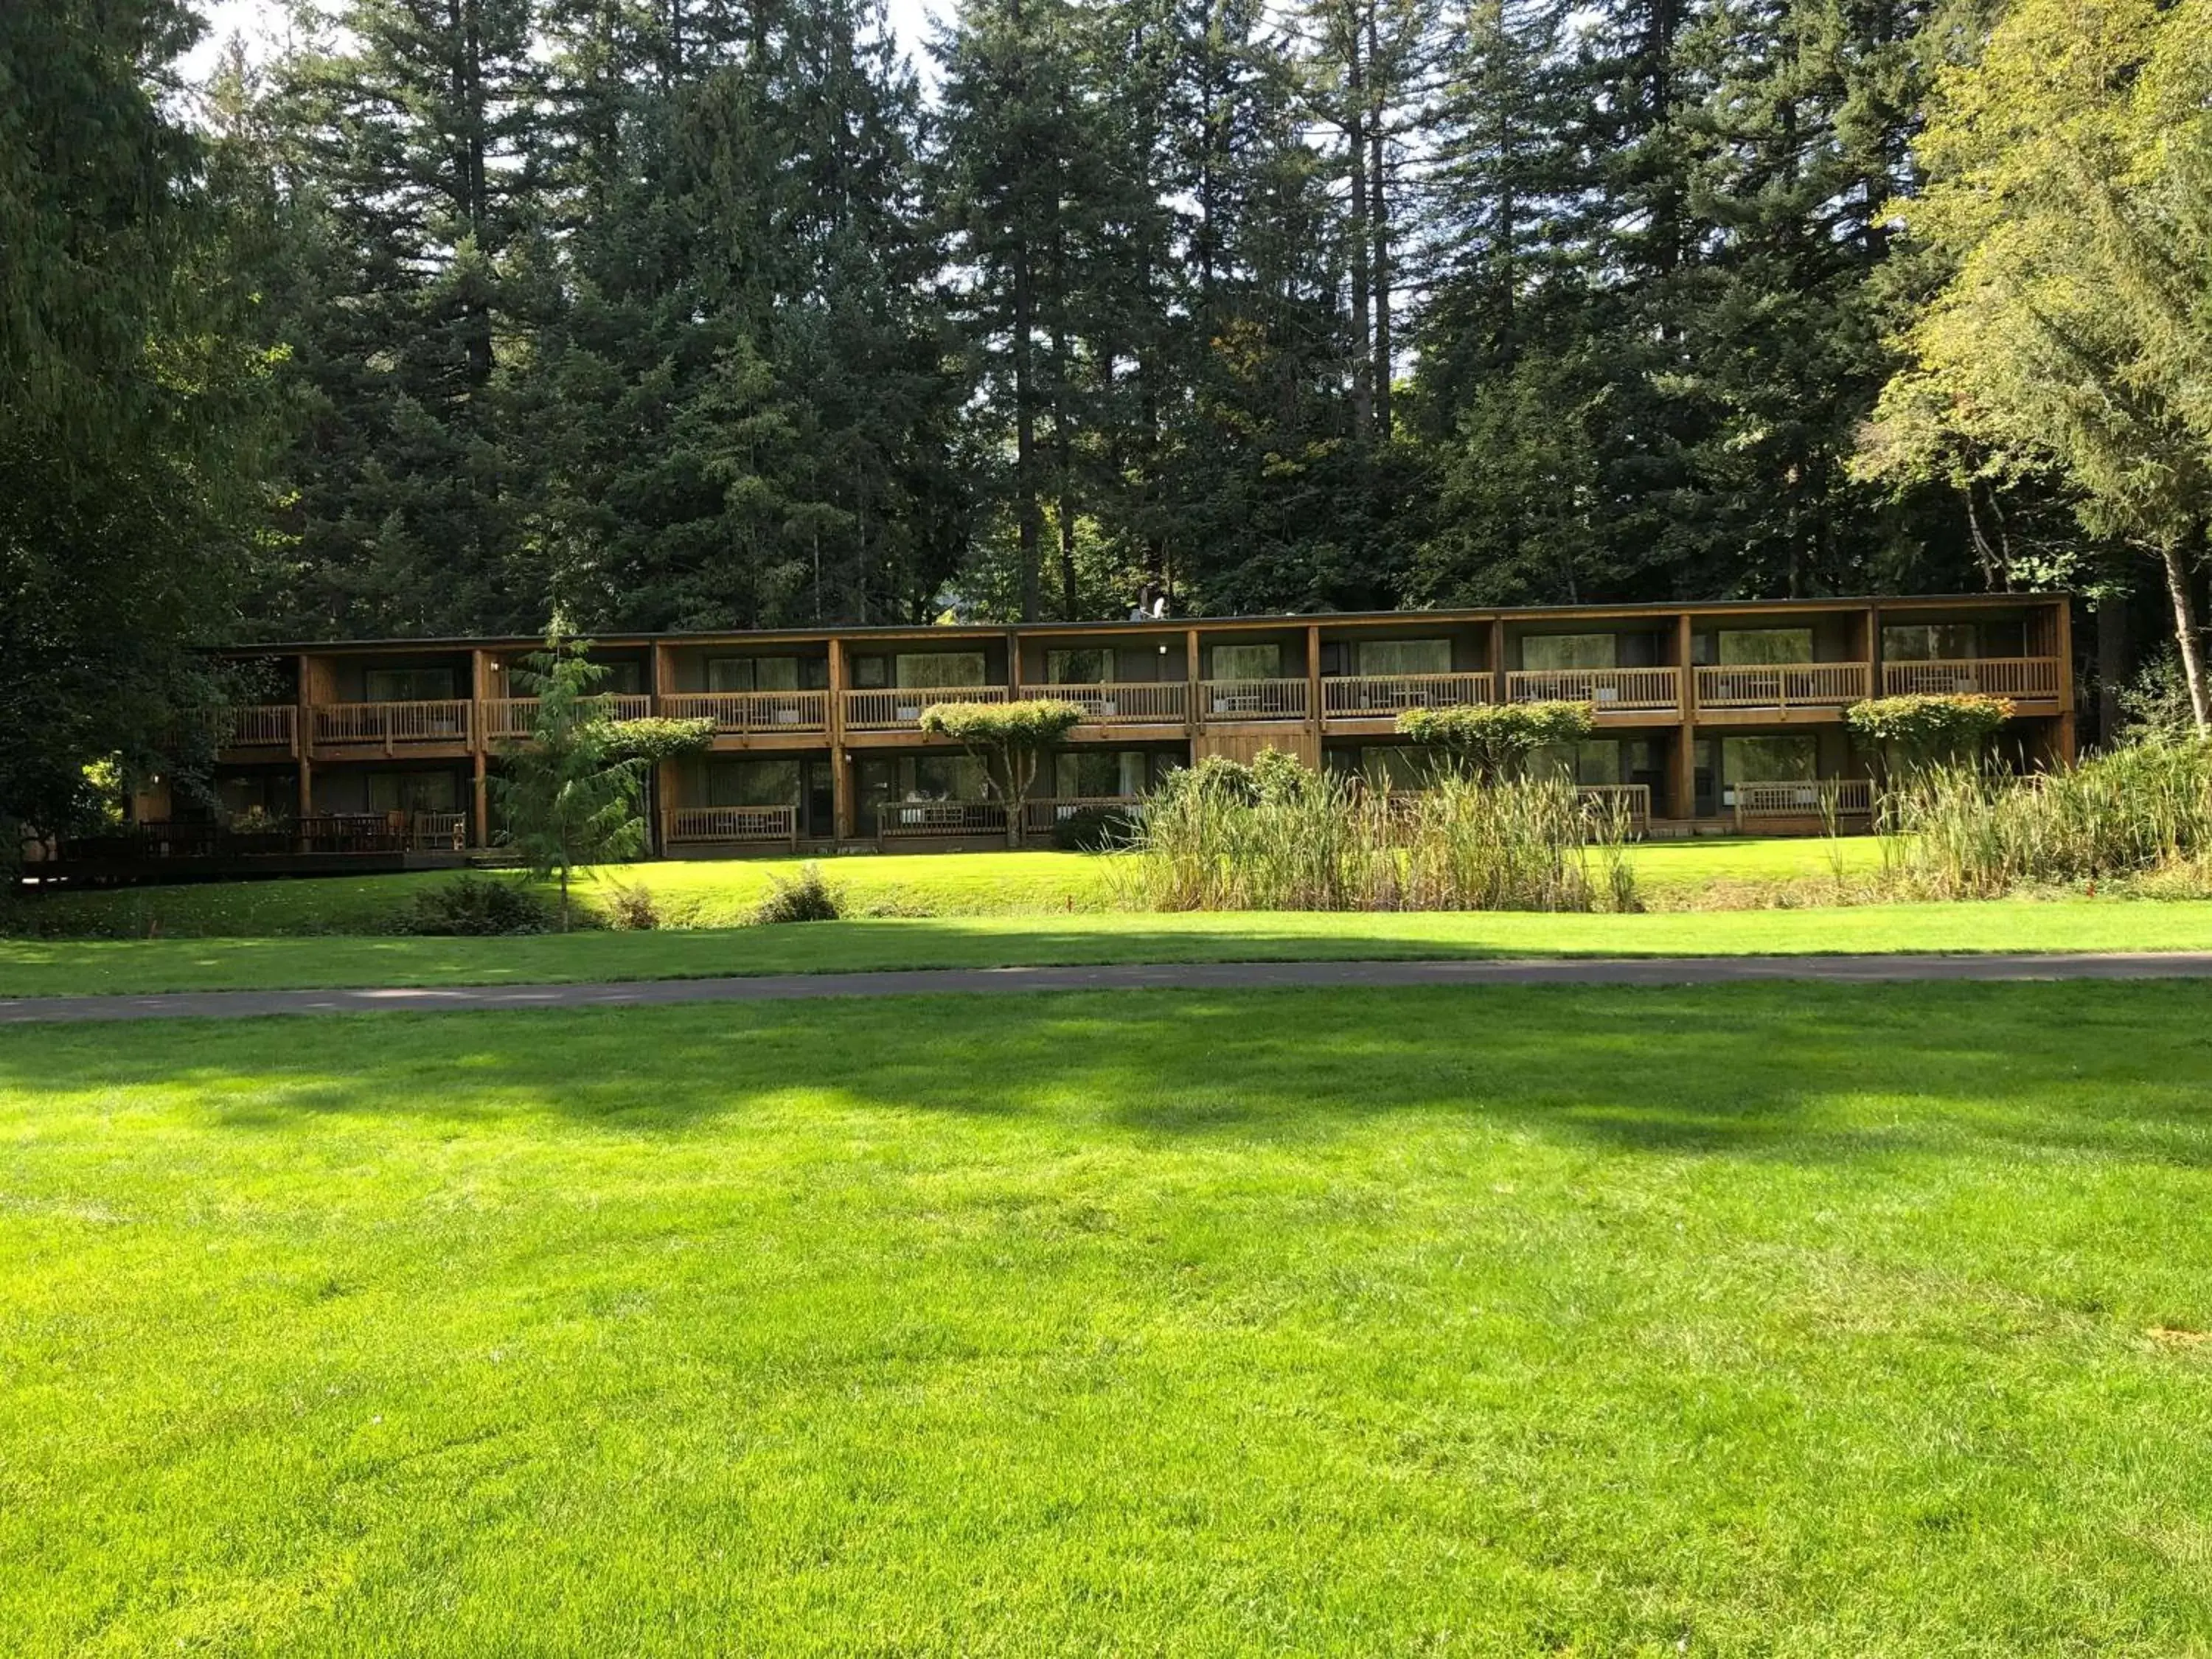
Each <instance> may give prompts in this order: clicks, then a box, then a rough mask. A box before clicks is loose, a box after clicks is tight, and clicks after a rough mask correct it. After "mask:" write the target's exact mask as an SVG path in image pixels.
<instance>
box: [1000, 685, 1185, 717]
mask: <svg viewBox="0 0 2212 1659" xmlns="http://www.w3.org/2000/svg"><path fill="white" fill-rule="evenodd" d="M1022 695H1023V696H1025V697H1052V698H1055V699H1057V700H1058V701H1060V702H1072V703H1078V704H1080V705H1081V706H1082V708H1083V723H1084V724H1085V726H1181V725H1182V724H1183V723H1184V722H1185V721H1186V720H1188V719H1189V718H1190V686H1189V684H1188V683H1187V682H1185V681H1182V680H1136V681H1130V682H1127V683H1119V682H1116V683H1113V684H1103V685H1025V686H1024V687H1023V688H1022Z"/></svg>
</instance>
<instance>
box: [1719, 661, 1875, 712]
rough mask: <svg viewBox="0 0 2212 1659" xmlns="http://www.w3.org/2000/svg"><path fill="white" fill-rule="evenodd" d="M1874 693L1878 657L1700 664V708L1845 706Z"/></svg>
mask: <svg viewBox="0 0 2212 1659" xmlns="http://www.w3.org/2000/svg"><path fill="white" fill-rule="evenodd" d="M1873 695H1874V665H1873V664H1872V663H1865V662H1791V663H1771V664H1752V663H1740V664H1723V665H1720V666H1718V667H1707V668H1700V669H1699V670H1698V707H1699V708H1843V707H1844V706H1845V705H1846V704H1849V703H1854V702H1861V701H1863V699H1865V698H1867V697H1870V696H1873Z"/></svg>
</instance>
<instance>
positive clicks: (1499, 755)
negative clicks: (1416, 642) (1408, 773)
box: [1398, 702, 1596, 782]
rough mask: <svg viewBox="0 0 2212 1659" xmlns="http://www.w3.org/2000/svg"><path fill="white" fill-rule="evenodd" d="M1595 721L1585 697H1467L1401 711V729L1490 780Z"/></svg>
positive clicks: (1577, 736)
mask: <svg viewBox="0 0 2212 1659" xmlns="http://www.w3.org/2000/svg"><path fill="white" fill-rule="evenodd" d="M1595 725H1596V717H1595V714H1593V713H1592V711H1591V708H1590V706H1589V704H1588V703H1586V702H1495V703H1492V702H1478V703H1466V704H1462V705H1461V706H1459V707H1457V708H1408V709H1407V710H1406V711H1405V712H1404V713H1403V714H1400V715H1399V716H1398V730H1399V731H1401V732H1403V733H1405V735H1406V736H1407V737H1409V738H1412V739H1413V741H1414V742H1415V743H1418V744H1423V745H1425V747H1428V748H1431V749H1436V750H1442V751H1443V753H1445V754H1447V755H1449V756H1451V757H1454V758H1455V759H1457V760H1460V761H1463V762H1464V763H1467V765H1468V767H1470V768H1471V769H1473V770H1474V775H1476V776H1477V777H1478V778H1481V779H1483V780H1485V781H1490V782H1495V781H1497V780H1498V779H1500V778H1503V777H1506V776H1509V775H1512V774H1515V773H1517V772H1518V771H1520V770H1521V769H1522V767H1523V766H1525V765H1526V764H1527V763H1528V757H1529V756H1531V755H1533V754H1534V753H1535V752H1536V750H1539V749H1545V748H1548V747H1550V746H1551V745H1552V744H1559V743H1579V742H1580V741H1581V740H1582V739H1583V738H1586V737H1588V736H1589V734H1590V732H1591V730H1592V728H1593V727H1594V726H1595Z"/></svg>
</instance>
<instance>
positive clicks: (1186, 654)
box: [1182, 628, 1206, 766]
mask: <svg viewBox="0 0 2212 1659" xmlns="http://www.w3.org/2000/svg"><path fill="white" fill-rule="evenodd" d="M1182 653H1183V655H1182V672H1183V678H1184V680H1185V682H1186V683H1187V685H1188V690H1185V691H1184V693H1183V695H1184V696H1186V697H1188V698H1189V699H1190V717H1189V718H1190V763H1191V764H1192V765H1193V766H1195V765H1197V764H1198V762H1199V734H1200V732H1203V731H1204V730H1205V729H1206V705H1205V704H1204V703H1202V702H1200V701H1199V695H1198V692H1199V687H1198V682H1199V680H1200V678H1201V676H1200V673H1199V671H1198V630H1197V629H1195V628H1186V629H1183V635H1182Z"/></svg>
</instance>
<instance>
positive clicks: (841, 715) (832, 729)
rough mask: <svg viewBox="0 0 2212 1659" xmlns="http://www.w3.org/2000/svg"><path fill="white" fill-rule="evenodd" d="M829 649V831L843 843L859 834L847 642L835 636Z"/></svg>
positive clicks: (828, 644) (829, 643)
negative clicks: (849, 734)
mask: <svg viewBox="0 0 2212 1659" xmlns="http://www.w3.org/2000/svg"><path fill="white" fill-rule="evenodd" d="M826 648H827V649H828V651H829V720H828V725H829V802H830V811H829V816H830V818H831V821H832V822H831V826H830V829H831V833H832V834H833V835H834V836H836V839H837V840H839V841H841V842H843V841H850V840H851V839H852V838H853V836H854V835H856V834H857V833H859V829H858V825H859V817H858V814H857V813H855V812H854V799H853V762H852V758H851V757H849V756H848V755H847V754H846V752H845V642H844V641H842V640H840V639H836V638H835V637H833V638H831V639H830V640H829V641H828V643H827V647H826Z"/></svg>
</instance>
